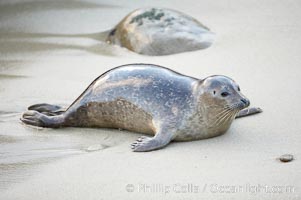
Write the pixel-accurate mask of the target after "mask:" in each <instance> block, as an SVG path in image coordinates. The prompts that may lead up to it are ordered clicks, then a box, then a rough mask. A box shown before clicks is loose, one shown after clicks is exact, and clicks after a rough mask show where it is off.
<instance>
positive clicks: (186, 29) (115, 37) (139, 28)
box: [106, 8, 214, 56]
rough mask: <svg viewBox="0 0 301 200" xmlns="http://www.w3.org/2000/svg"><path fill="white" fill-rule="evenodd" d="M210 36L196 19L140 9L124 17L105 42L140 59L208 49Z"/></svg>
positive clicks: (211, 38) (169, 11)
mask: <svg viewBox="0 0 301 200" xmlns="http://www.w3.org/2000/svg"><path fill="white" fill-rule="evenodd" d="M213 40H214V34H213V33H212V32H211V31H210V30H209V29H208V28H207V27H206V26H204V25H203V24H201V23H200V22H198V21H197V20H196V19H194V18H192V17H190V16H188V15H186V14H184V13H181V12H178V11H175V10H170V9H163V8H141V9H137V10H135V11H133V12H131V13H130V14H128V15H127V16H126V17H125V18H124V19H123V20H121V22H119V24H118V25H117V26H116V27H115V28H114V29H113V30H111V31H110V33H109V35H108V37H107V39H106V41H107V42H108V43H111V44H116V45H119V46H122V47H125V48H127V49H129V50H131V51H134V52H136V53H139V54H144V55H153V56H160V55H168V54H175V53H181V52H186V51H195V50H199V49H205V48H208V47H209V46H210V45H211V44H212V43H213Z"/></svg>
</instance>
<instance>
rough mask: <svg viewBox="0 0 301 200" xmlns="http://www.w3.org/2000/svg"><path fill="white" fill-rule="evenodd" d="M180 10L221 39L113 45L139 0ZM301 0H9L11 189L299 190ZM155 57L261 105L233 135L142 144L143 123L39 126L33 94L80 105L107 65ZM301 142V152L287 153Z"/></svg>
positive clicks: (0, 157) (41, 192)
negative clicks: (27, 114)
mask: <svg viewBox="0 0 301 200" xmlns="http://www.w3.org/2000/svg"><path fill="white" fill-rule="evenodd" d="M145 6H160V7H168V8H171V9H176V10H180V11H182V12H184V13H187V14H189V15H191V16H193V17H195V18H197V19H198V20H199V21H201V22H202V23H204V24H205V25H207V26H208V27H209V28H211V29H212V31H213V32H215V33H216V34H217V35H216V37H217V38H216V42H215V43H214V44H213V46H212V47H210V48H208V49H206V50H203V51H195V52H189V53H182V54H177V55H171V56H163V57H148V56H141V55H137V54H134V53H132V52H129V51H127V50H125V49H122V48H119V47H114V46H113V47H112V46H108V45H107V44H105V43H104V42H103V41H102V39H103V34H101V33H102V32H104V31H107V30H108V29H110V28H111V27H113V26H114V25H115V24H116V23H117V22H118V21H119V20H120V19H121V18H122V17H123V16H125V15H126V14H127V13H128V12H130V11H132V10H133V9H135V8H139V7H145ZM300 8H301V2H300V1H297V0H288V1H276V0H266V1H255V0H248V1H244V0H238V1H226V0H225V1H209V0H202V1H197V3H196V1H193V0H186V1H178V0H168V1H143V2H142V1H125V0H123V1H109V0H104V1H96V0H94V1H93V0H91V1H23V0H22V1H21V0H6V1H1V2H0V99H1V100H0V190H1V192H0V199H3V200H4V199H5V200H9V199H14V200H15V199H22V200H24V199H30V200H31V199H41V200H42V199H57V200H58V199H89V200H90V199H97V200H98V199H138V198H141V199H155V198H156V199H163V198H164V199H296V200H297V199H300V198H301V191H300V190H301V188H300V187H301V174H300V169H301V162H300V158H301V148H300V143H301V136H300V132H301V123H300V121H301V115H300V113H299V111H300V110H301V104H300V100H301V89H300V88H301V87H300V76H301V70H300V66H301V59H300V52H301V39H300V34H301V21H300V19H301V12H300ZM141 62H143V63H154V64H160V65H163V66H166V67H170V68H172V69H174V70H176V71H179V72H181V73H184V74H187V75H192V76H195V77H200V78H203V77H206V76H208V75H212V74H224V75H228V76H230V77H232V78H233V79H234V80H236V81H237V82H238V83H239V84H240V86H241V88H242V91H243V93H244V94H245V95H246V96H247V97H249V99H250V100H251V104H252V105H253V106H259V107H261V108H262V109H263V110H264V112H263V113H262V114H260V115H256V116H252V117H248V118H243V119H239V120H236V121H235V122H234V123H233V125H232V126H231V128H230V130H229V131H228V132H227V133H226V134H225V135H223V136H221V137H217V138H212V139H208V140H201V141H194V142H185V143H184V142H183V143H172V144H171V145H169V146H168V147H167V148H165V149H162V150H159V151H154V152H149V153H133V152H131V150H130V148H129V145H130V143H131V142H132V141H133V140H134V139H135V138H137V137H138V136H139V134H135V133H129V132H121V131H117V130H106V129H76V128H68V129H61V130H52V129H35V128H30V127H26V126H24V125H22V124H21V123H20V122H19V117H20V115H21V113H22V111H24V110H25V109H26V107H27V106H28V105H31V104H34V103H42V102H48V103H58V104H66V105H68V104H70V103H71V102H72V101H73V100H74V99H75V98H76V97H77V96H78V95H79V94H80V93H81V92H82V91H83V90H84V89H85V87H87V85H88V84H89V83H90V82H91V81H92V80H93V79H94V78H95V77H97V76H98V75H100V74H101V73H103V72H104V71H106V70H108V69H110V68H112V67H115V66H118V65H121V64H128V63H141ZM286 153H290V154H293V155H294V156H295V160H294V161H293V162H290V163H281V162H279V161H277V160H276V158H277V157H279V156H280V155H282V154H286Z"/></svg>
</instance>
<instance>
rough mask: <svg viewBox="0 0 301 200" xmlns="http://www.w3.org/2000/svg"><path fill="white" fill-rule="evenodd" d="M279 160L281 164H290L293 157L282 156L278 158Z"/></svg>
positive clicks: (289, 155) (288, 155)
mask: <svg viewBox="0 0 301 200" xmlns="http://www.w3.org/2000/svg"><path fill="white" fill-rule="evenodd" d="M279 160H280V161H281V162H291V161H292V160H294V156H293V155H291V154H284V155H282V156H280V157H279Z"/></svg>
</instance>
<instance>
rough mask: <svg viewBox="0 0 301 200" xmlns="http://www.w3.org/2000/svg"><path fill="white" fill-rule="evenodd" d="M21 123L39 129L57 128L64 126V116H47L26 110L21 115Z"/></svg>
mask: <svg viewBox="0 0 301 200" xmlns="http://www.w3.org/2000/svg"><path fill="white" fill-rule="evenodd" d="M21 121H22V122H24V123H25V124H29V125H32V126H39V127H49V128H59V127H62V126H64V116H63V115H56V116H47V115H45V114H43V113H40V112H38V111H35V110H28V111H26V112H24V113H23V116H22V118H21Z"/></svg>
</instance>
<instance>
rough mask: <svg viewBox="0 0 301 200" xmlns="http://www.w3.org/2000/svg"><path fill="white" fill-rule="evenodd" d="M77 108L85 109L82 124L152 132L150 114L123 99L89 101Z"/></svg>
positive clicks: (153, 130) (153, 129) (153, 131)
mask: <svg viewBox="0 0 301 200" xmlns="http://www.w3.org/2000/svg"><path fill="white" fill-rule="evenodd" d="M78 110H85V115H86V120H84V124H83V126H87V127H101V128H121V129H125V130H129V131H133V132H139V133H146V134H154V133H155V128H154V125H153V122H152V119H153V117H152V115H151V114H150V113H147V112H146V111H144V110H143V109H141V108H139V107H138V106H136V105H134V104H133V103H131V102H128V101H126V100H124V99H117V100H115V101H110V102H89V103H86V104H85V105H84V106H82V107H80V108H79V109H78Z"/></svg>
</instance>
